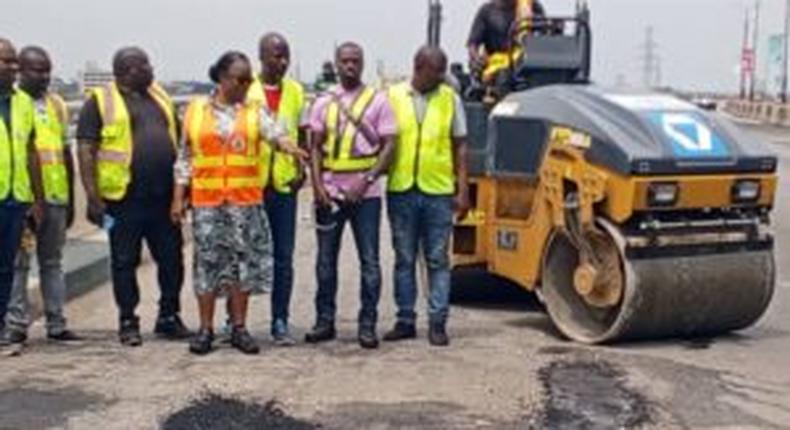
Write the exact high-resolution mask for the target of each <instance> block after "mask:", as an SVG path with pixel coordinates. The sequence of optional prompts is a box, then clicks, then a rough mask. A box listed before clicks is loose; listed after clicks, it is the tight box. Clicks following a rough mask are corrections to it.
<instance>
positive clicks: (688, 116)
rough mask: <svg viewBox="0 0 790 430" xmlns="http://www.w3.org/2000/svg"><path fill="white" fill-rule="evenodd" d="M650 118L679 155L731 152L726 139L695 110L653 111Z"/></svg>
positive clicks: (703, 156) (720, 154)
mask: <svg viewBox="0 0 790 430" xmlns="http://www.w3.org/2000/svg"><path fill="white" fill-rule="evenodd" d="M650 120H651V121H652V122H653V124H655V125H656V126H657V127H658V129H659V130H660V131H661V132H662V133H663V134H664V135H665V136H666V138H667V140H668V141H669V143H670V144H671V147H672V152H673V153H674V154H675V155H676V156H678V157H681V158H708V157H711V158H721V157H727V156H728V155H729V154H730V151H729V148H728V147H727V144H726V143H725V142H724V140H723V139H722V138H721V137H720V136H718V135H717V134H715V133H714V132H713V131H712V130H711V129H710V127H708V125H707V124H705V122H704V121H703V120H702V119H701V118H700V117H699V116H698V115H695V114H694V113H693V112H661V113H652V114H650Z"/></svg>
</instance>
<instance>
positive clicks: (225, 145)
mask: <svg viewBox="0 0 790 430" xmlns="http://www.w3.org/2000/svg"><path fill="white" fill-rule="evenodd" d="M259 115H260V106H259V105H257V104H250V103H248V104H246V105H245V106H244V107H243V108H242V109H241V110H240V111H239V112H238V114H237V116H236V123H235V124H234V127H233V132H231V134H230V135H229V136H222V135H220V133H219V132H218V130H217V119H216V117H215V115H214V109H213V108H212V106H211V101H210V100H209V99H207V98H199V99H196V100H193V101H192V103H190V105H189V108H188V109H187V114H186V117H185V120H184V129H185V130H187V132H188V133H189V134H188V139H189V145H190V149H191V151H192V183H191V190H192V191H191V193H192V194H191V196H192V205H193V206H195V207H216V206H221V205H222V204H225V203H228V204H231V205H236V206H254V205H259V204H261V202H262V201H263V191H262V186H261V185H262V181H261V170H260V169H261V165H260V153H261V147H262V145H263V141H262V139H261V133H260V125H259V117H260V116H259Z"/></svg>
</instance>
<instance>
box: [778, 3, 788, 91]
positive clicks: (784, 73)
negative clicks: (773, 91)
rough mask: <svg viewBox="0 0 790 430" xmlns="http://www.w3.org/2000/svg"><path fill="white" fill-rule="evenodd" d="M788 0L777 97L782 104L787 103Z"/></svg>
mask: <svg viewBox="0 0 790 430" xmlns="http://www.w3.org/2000/svg"><path fill="white" fill-rule="evenodd" d="M788 45H790V0H787V3H785V37H784V56H783V57H782V90H781V94H780V95H779V97H780V98H781V99H782V103H787V74H788V64H790V63H788V59H787V54H788V51H790V49H788Z"/></svg>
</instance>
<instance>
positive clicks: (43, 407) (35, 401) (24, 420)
mask: <svg viewBox="0 0 790 430" xmlns="http://www.w3.org/2000/svg"><path fill="white" fill-rule="evenodd" d="M108 403H110V402H107V401H106V400H105V399H104V398H103V397H101V396H97V395H94V394H89V393H86V392H84V391H82V390H80V389H78V388H74V387H62V388H57V389H52V390H45V389H42V388H33V387H25V386H16V387H14V388H7V389H4V390H2V391H0V430H6V429H44V428H52V427H58V428H64V427H67V424H68V422H67V421H68V417H69V415H72V414H75V413H82V412H85V411H88V410H91V409H93V408H95V407H100V406H106V405H107V404H108Z"/></svg>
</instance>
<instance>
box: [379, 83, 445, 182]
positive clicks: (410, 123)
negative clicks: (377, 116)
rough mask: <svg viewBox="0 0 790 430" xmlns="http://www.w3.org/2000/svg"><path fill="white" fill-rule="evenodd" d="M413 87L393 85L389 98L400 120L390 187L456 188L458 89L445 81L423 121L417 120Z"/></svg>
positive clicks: (431, 97)
mask: <svg viewBox="0 0 790 430" xmlns="http://www.w3.org/2000/svg"><path fill="white" fill-rule="evenodd" d="M412 91H413V90H412V87H411V84H409V83H403V84H399V85H396V86H394V87H392V88H390V91H389V98H390V103H391V104H392V108H393V110H394V111H395V118H396V119H397V121H398V130H399V131H398V139H397V141H396V144H395V159H394V161H393V163H392V166H391V167H390V174H389V184H388V190H389V191H391V192H404V191H408V190H410V189H412V188H413V187H415V186H416V187H417V188H418V189H419V190H420V191H422V192H424V193H426V194H431V195H451V194H453V193H454V192H455V171H454V168H453V167H454V165H453V139H452V130H453V116H454V115H455V92H454V91H453V89H452V88H450V87H449V86H447V85H445V84H442V85H440V86H439V88H437V89H436V90H435V92H434V93H433V94H432V95H431V96H430V97H429V98H428V106H427V110H426V112H425V117H424V118H423V121H422V123H419V122H418V121H417V114H416V112H415V110H414V101H413V99H412V95H411V92H412Z"/></svg>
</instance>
